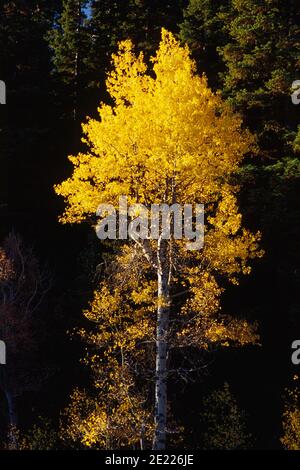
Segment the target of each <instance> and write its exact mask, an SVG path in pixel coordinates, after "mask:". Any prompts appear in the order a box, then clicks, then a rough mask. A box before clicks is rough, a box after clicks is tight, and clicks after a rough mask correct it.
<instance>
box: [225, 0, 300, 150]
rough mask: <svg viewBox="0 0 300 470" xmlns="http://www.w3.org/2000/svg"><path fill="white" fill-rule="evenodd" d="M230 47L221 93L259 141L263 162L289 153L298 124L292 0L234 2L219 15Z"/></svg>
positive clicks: (299, 9)
mask: <svg viewBox="0 0 300 470" xmlns="http://www.w3.org/2000/svg"><path fill="white" fill-rule="evenodd" d="M221 18H222V19H223V21H224V25H225V28H226V29H227V32H228V35H229V38H230V39H229V42H228V43H227V44H226V45H225V46H221V47H220V48H219V50H220V53H221V56H222V57H223V60H224V62H225V65H226V69H227V70H226V72H225V73H224V74H223V81H224V86H223V92H224V95H225V96H227V97H228V98H229V100H230V102H231V103H232V104H233V105H234V106H235V109H237V110H238V111H240V112H241V113H242V115H243V116H244V118H245V120H246V123H247V124H248V125H249V126H250V127H251V129H253V130H254V131H255V132H256V133H257V135H258V139H259V145H260V148H261V151H262V153H263V154H264V155H266V156H267V158H268V159H269V158H282V157H284V156H287V153H289V154H291V152H292V147H293V142H294V139H295V137H296V131H297V125H298V123H299V120H298V116H297V110H296V109H295V108H296V107H295V106H293V104H292V102H291V99H290V95H291V86H292V83H293V81H294V80H295V79H296V78H297V77H296V74H297V71H298V70H299V65H300V64H299V54H300V46H299V44H300V28H299V19H300V6H299V3H298V2H294V1H293V0H289V1H282V0H268V1H266V2H261V1H260V0H233V2H232V9H231V11H230V12H227V13H226V14H223V15H221Z"/></svg>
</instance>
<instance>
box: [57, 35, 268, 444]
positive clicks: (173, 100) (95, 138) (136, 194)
mask: <svg viewBox="0 0 300 470" xmlns="http://www.w3.org/2000/svg"><path fill="white" fill-rule="evenodd" d="M150 64H151V67H149V68H150V69H149V70H148V67H147V65H146V64H145V62H144V57H143V53H140V54H139V55H136V54H135V52H134V47H133V44H132V43H131V41H130V40H127V41H123V42H121V43H120V45H119V51H118V53H117V54H115V55H113V69H112V71H111V72H110V74H109V75H108V78H107V82H106V86H107V91H108V93H109V94H110V96H111V99H112V104H104V103H101V104H100V107H99V119H88V121H87V123H85V124H83V132H84V138H83V141H84V142H85V144H86V146H87V151H86V152H85V153H80V154H79V155H77V156H70V157H69V159H70V161H71V162H72V164H73V166H74V170H73V174H72V176H71V177H70V178H69V179H67V180H66V181H64V182H62V183H61V184H59V185H57V186H56V187H55V190H56V192H57V194H59V195H61V196H63V197H64V199H65V203H66V209H65V212H64V214H63V216H62V217H61V222H63V223H82V222H84V221H92V223H94V224H95V225H96V222H97V218H96V213H97V209H98V207H99V205H101V204H111V205H113V206H114V207H115V208H118V204H119V200H120V197H123V196H126V197H127V202H128V204H130V205H132V204H143V206H144V207H146V208H147V210H148V209H149V210H150V208H151V205H153V204H157V205H160V204H166V205H168V206H169V207H173V206H174V205H180V207H183V206H184V205H185V204H191V205H193V206H195V205H196V204H204V207H205V242H204V247H203V249H201V250H200V249H199V250H196V249H187V247H186V243H185V242H186V240H184V239H177V238H176V237H174V236H172V234H171V236H170V237H169V238H167V237H165V236H164V231H163V229H161V227H159V231H158V236H157V237H156V238H155V239H154V237H151V236H148V237H144V238H143V237H137V236H135V237H133V236H132V237H131V239H129V240H125V241H124V240H123V241H122V242H120V243H121V244H122V246H124V245H125V246H126V245H129V247H130V246H132V247H133V248H129V250H130V249H131V250H132V251H131V252H132V253H133V256H134V253H137V254H138V255H137V262H138V260H139V259H140V258H141V256H143V257H144V262H143V268H141V269H146V271H147V276H148V278H149V279H150V278H151V279H152V280H154V282H155V290H154V291H153V289H149V291H148V295H151V296H152V302H155V306H156V307H155V310H156V317H155V320H154V319H153V312H152V311H151V309H149V312H148V314H149V316H150V317H149V318H151V321H152V322H153V321H154V328H155V331H154V333H153V334H154V340H155V346H156V357H155V368H154V369H155V371H154V381H155V395H154V403H155V407H154V436H153V448H154V449H164V448H165V446H166V437H167V408H168V404H167V379H168V360H169V359H168V355H169V350H170V341H172V347H178V348H180V347H186V346H189V345H194V346H197V347H199V348H207V347H208V344H209V343H210V342H215V343H220V344H222V345H225V346H226V345H229V344H231V343H232V342H235V343H236V342H237V343H239V344H241V345H242V344H247V343H255V342H257V340H258V336H257V334H256V330H255V326H253V325H252V326H251V325H249V324H248V323H247V322H246V321H244V320H237V319H234V318H233V317H231V316H229V315H223V314H221V313H220V295H221V293H222V289H223V287H222V286H221V285H220V284H219V281H218V280H219V278H220V277H222V276H223V277H224V279H228V280H229V281H231V282H233V283H238V278H239V275H240V274H248V273H249V272H250V267H249V265H248V261H249V260H251V259H253V258H255V257H259V256H262V251H261V250H259V247H258V241H259V238H260V235H259V233H257V234H253V233H251V232H250V231H248V230H247V229H245V228H244V227H243V226H242V217H241V214H240V213H239V209H238V202H237V195H238V191H239V188H238V186H237V184H235V183H234V178H233V176H234V175H235V173H236V172H237V171H238V169H239V167H240V164H241V162H242V160H243V158H244V156H245V155H246V154H247V153H249V152H251V151H253V150H254V148H255V142H254V138H253V137H252V136H251V135H250V133H249V132H248V131H247V130H245V129H244V128H243V126H242V121H241V118H240V116H239V115H237V114H234V113H233V111H232V110H231V108H230V107H229V105H228V104H227V103H225V102H223V101H222V100H221V98H220V96H219V95H218V94H214V93H213V92H212V91H211V90H210V89H209V87H208V85H207V80H206V77H205V76H198V75H197V74H196V67H195V64H194V62H193V61H192V60H191V58H190V54H189V50H188V48H187V47H181V46H180V44H179V43H178V42H177V41H176V39H175V38H174V36H173V35H172V34H171V33H169V32H168V31H166V30H164V29H163V30H162V39H161V43H160V45H159V48H158V50H157V53H156V55H155V57H153V58H152V59H151V62H150ZM135 218H137V219H138V213H136V214H132V213H131V220H134V219H135ZM171 218H172V217H171ZM172 224H173V226H174V224H175V221H174V220H173V219H172ZM129 238H130V237H129ZM144 264H146V266H147V267H146V268H145V267H144ZM124 282H125V281H124ZM128 282H130V281H128ZM143 288H144V286H143V285H142V284H141V285H140V286H139V289H140V294H141V293H142V292H143ZM129 291H130V287H129ZM132 293H133V292H131V294H132ZM178 296H182V298H183V299H184V300H183V301H182V302H181V304H180V307H178V302H177V301H175V300H174V299H178ZM138 298H139V292H135V297H134V298H132V297H131V301H132V302H133V304H134V303H135V302H136V303H137V304H138V300H139V299H138ZM125 301H126V296H125ZM122 302H124V298H123V299H122V296H121V301H119V306H120V308H119V311H120V312H122ZM120 314H121V313H120ZM178 316H179V317H180V319H179V320H178ZM176 322H177V323H176ZM150 323H151V322H150V321H149V324H150ZM175 324H176V334H174V325H175ZM171 337H172V338H171Z"/></svg>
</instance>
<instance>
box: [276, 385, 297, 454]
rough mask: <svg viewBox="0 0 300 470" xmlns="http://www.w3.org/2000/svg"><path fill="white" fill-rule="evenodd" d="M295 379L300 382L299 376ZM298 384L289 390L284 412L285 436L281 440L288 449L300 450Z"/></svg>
mask: <svg viewBox="0 0 300 470" xmlns="http://www.w3.org/2000/svg"><path fill="white" fill-rule="evenodd" d="M294 380H295V381H297V382H298V381H299V378H298V376H295V377H294ZM297 385H298V383H297V384H296V387H294V388H292V389H290V390H287V398H286V402H285V407H284V412H283V422H282V426H283V436H282V437H281V439H280V441H281V443H282V445H283V447H284V448H285V449H286V450H300V392H299V387H297Z"/></svg>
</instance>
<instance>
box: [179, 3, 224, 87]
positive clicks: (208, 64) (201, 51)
mask: <svg viewBox="0 0 300 470" xmlns="http://www.w3.org/2000/svg"><path fill="white" fill-rule="evenodd" d="M229 4H230V1H229V0H227V1H223V2H222V3H221V2H215V1H213V0H190V1H189V3H188V5H187V7H186V8H185V9H184V11H183V19H184V20H183V22H182V23H181V24H180V39H181V40H182V41H183V42H186V43H187V44H188V45H189V47H190V49H191V51H192V53H193V56H194V58H195V59H196V62H197V66H198V69H199V71H201V72H205V73H206V74H207V76H208V79H209V84H210V86H212V87H216V88H217V87H219V86H220V79H219V74H220V73H221V72H222V71H224V63H223V61H222V59H221V58H220V55H219V53H218V51H217V48H218V47H221V46H222V45H225V44H226V40H227V38H228V34H227V33H226V31H225V28H224V25H223V22H222V20H221V18H220V14H221V13H224V12H226V11H228V9H229Z"/></svg>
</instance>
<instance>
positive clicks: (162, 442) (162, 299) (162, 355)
mask: <svg viewBox="0 0 300 470" xmlns="http://www.w3.org/2000/svg"><path fill="white" fill-rule="evenodd" d="M157 257H158V266H157V282H158V307H157V328H156V370H155V411H154V422H155V434H154V439H153V449H154V450H162V449H165V447H166V425H167V375H168V367H167V354H168V340H167V335H168V330H169V314H170V292H169V268H168V259H167V241H166V240H162V241H160V243H159V247H158V256H157Z"/></svg>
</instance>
